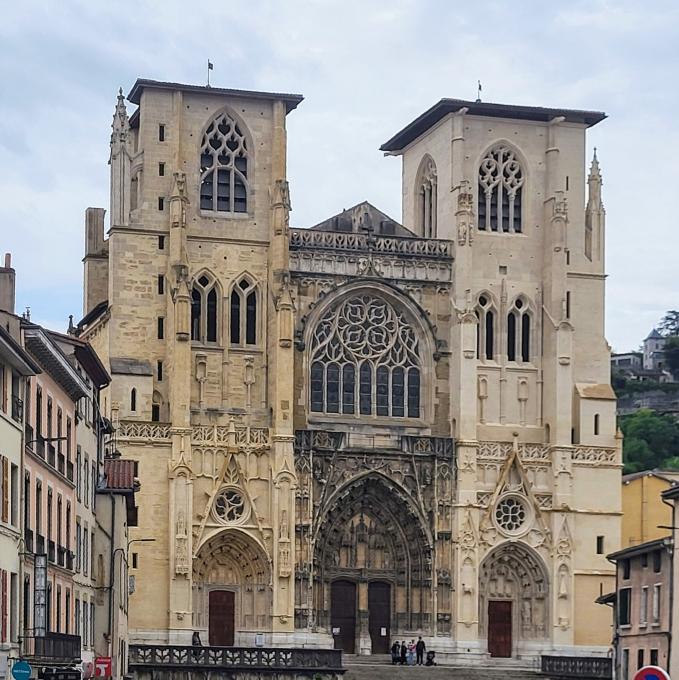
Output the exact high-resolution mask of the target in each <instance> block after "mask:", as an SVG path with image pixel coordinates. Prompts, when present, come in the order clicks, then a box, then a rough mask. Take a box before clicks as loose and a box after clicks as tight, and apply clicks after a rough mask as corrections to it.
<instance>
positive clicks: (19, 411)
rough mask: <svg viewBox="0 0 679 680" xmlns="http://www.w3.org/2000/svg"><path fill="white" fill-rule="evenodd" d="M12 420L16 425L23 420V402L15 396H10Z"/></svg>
mask: <svg viewBox="0 0 679 680" xmlns="http://www.w3.org/2000/svg"><path fill="white" fill-rule="evenodd" d="M12 419H13V420H16V422H17V423H20V422H21V421H22V420H23V419H24V402H23V401H22V400H21V399H19V397H17V396H16V395H12Z"/></svg>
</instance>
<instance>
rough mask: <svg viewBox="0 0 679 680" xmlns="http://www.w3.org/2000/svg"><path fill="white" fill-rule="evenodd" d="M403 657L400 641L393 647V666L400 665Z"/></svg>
mask: <svg viewBox="0 0 679 680" xmlns="http://www.w3.org/2000/svg"><path fill="white" fill-rule="evenodd" d="M400 656H401V645H399V644H398V640H396V642H394V644H393V645H392V646H391V663H392V664H393V665H395V664H397V663H398V660H399V657H400Z"/></svg>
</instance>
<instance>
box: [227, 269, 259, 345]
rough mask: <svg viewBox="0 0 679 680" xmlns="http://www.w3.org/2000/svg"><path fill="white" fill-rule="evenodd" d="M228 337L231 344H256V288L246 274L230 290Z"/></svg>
mask: <svg viewBox="0 0 679 680" xmlns="http://www.w3.org/2000/svg"><path fill="white" fill-rule="evenodd" d="M230 303H231V319H230V338H231V344H232V345H256V344H257V289H256V286H255V284H254V282H253V281H252V280H251V279H250V278H249V277H247V276H243V277H241V278H240V279H239V280H238V282H237V283H236V285H235V286H234V287H233V289H232V291H231V300H230Z"/></svg>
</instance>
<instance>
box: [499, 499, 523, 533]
mask: <svg viewBox="0 0 679 680" xmlns="http://www.w3.org/2000/svg"><path fill="white" fill-rule="evenodd" d="M528 517H529V511H528V508H527V506H526V503H525V502H524V500H523V499H522V498H519V497H518V496H505V497H504V498H501V499H500V500H499V501H498V504H497V505H496V506H495V523H496V524H497V526H498V528H499V529H501V530H502V531H504V532H505V533H508V534H519V533H521V532H522V531H523V530H524V529H525V528H526V524H527V523H528Z"/></svg>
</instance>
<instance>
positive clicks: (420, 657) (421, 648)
mask: <svg viewBox="0 0 679 680" xmlns="http://www.w3.org/2000/svg"><path fill="white" fill-rule="evenodd" d="M426 649H427V647H426V645H425V644H424V640H423V639H422V636H420V637H419V638H417V644H416V645H415V653H416V654H417V665H418V666H421V665H422V664H423V663H424V652H425V651H426Z"/></svg>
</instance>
